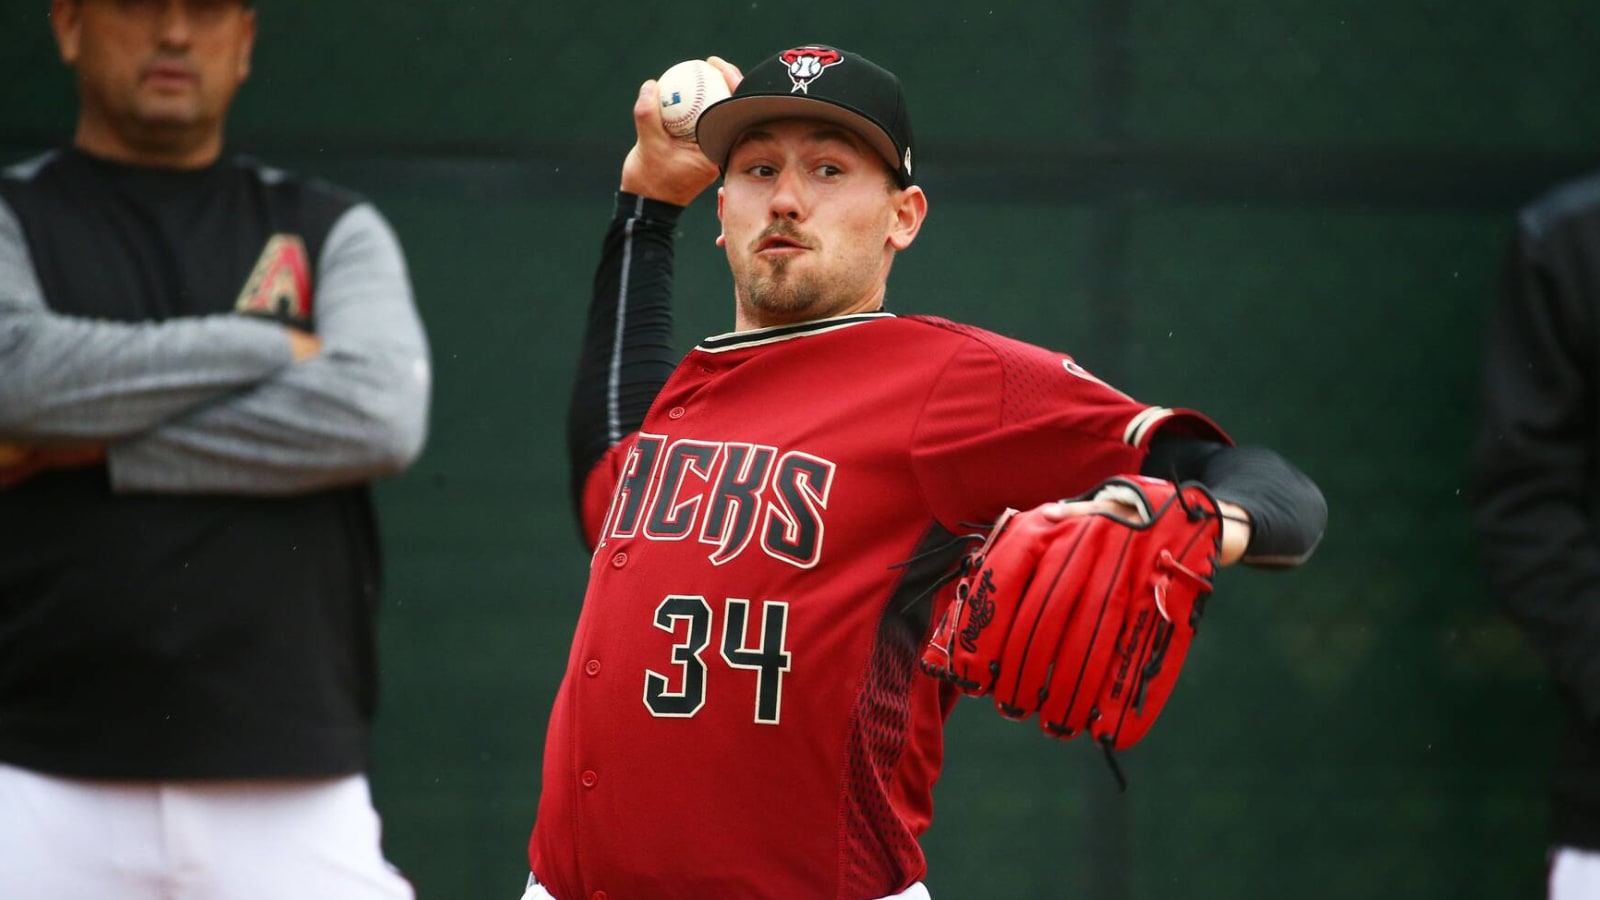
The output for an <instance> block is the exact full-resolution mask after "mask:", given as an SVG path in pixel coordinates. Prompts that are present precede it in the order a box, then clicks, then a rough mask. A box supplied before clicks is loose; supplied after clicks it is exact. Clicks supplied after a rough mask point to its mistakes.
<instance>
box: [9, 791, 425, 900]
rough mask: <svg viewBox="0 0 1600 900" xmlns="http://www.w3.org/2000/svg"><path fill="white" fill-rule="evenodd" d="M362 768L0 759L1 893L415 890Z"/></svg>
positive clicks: (141, 897)
mask: <svg viewBox="0 0 1600 900" xmlns="http://www.w3.org/2000/svg"><path fill="white" fill-rule="evenodd" d="M379 827H380V826H379V822H378V814H377V812H376V811H375V810H373V808H372V798H371V793H370V791H369V790H368V786H367V779H366V778H365V777H363V776H360V775H352V776H349V777H345V778H336V779H330V780H307V781H270V782H250V781H224V782H206V781H180V782H148V781H88V780H81V779H72V778H58V777H55V776H52V775H43V774H40V773H38V772H32V771H28V770H26V769H20V768H17V767H15V766H7V765H4V764H0V897H4V898H6V900H105V898H108V897H115V898H118V900H284V898H294V900H414V897H415V894H414V893H413V891H412V889H411V885H410V884H409V883H408V882H407V881H406V880H405V879H404V878H402V877H401V876H400V874H399V873H398V872H396V871H395V869H394V868H393V867H392V866H390V865H389V864H388V863H387V862H385V861H384V858H383V852H382V850H381V849H380V847H379Z"/></svg>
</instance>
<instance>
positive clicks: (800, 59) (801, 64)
mask: <svg viewBox="0 0 1600 900" xmlns="http://www.w3.org/2000/svg"><path fill="white" fill-rule="evenodd" d="M778 60H779V61H780V62H782V63H783V64H784V65H786V66H788V67H789V80H790V81H792V82H794V87H792V88H790V89H789V93H791V94H793V93H796V92H799V93H801V94H809V93H811V82H813V81H816V80H817V79H818V78H821V77H822V73H823V72H825V71H827V69H828V67H830V66H837V65H838V64H839V63H842V62H844V54H843V53H840V52H839V51H837V50H832V49H829V48H827V47H796V48H794V49H793V50H785V51H783V52H782V53H779V54H778Z"/></svg>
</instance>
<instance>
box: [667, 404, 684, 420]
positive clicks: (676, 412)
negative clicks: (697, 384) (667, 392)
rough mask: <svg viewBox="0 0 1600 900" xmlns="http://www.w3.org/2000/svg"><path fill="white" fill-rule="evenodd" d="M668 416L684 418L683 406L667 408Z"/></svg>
mask: <svg viewBox="0 0 1600 900" xmlns="http://www.w3.org/2000/svg"><path fill="white" fill-rule="evenodd" d="M667 418H669V419H681V418H683V407H681V406H674V407H673V408H671V409H669V410H667Z"/></svg>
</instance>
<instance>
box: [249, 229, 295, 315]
mask: <svg viewBox="0 0 1600 900" xmlns="http://www.w3.org/2000/svg"><path fill="white" fill-rule="evenodd" d="M233 309H234V312H239V313H245V314H247V315H255V316H266V317H268V318H271V319H277V320H279V321H281V322H287V323H294V324H301V325H307V324H310V322H311V263H310V259H309V258H308V257H307V256H306V245H305V242H304V241H302V240H300V236H299V235H297V234H275V235H273V236H272V237H271V238H269V239H268V240H267V246H266V248H265V249H263V250H262V251H261V258H260V259H258V260H256V267H255V270H254V271H252V272H251V273H250V280H249V281H246V282H245V284H244V290H242V291H240V292H239V300H238V302H236V303H235V304H234V305H233Z"/></svg>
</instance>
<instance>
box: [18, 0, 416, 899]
mask: <svg viewBox="0 0 1600 900" xmlns="http://www.w3.org/2000/svg"><path fill="white" fill-rule="evenodd" d="M50 14H51V21H52V25H53V26H54V30H55V35H56V39H57V42H58V44H59V47H60V51H61V56H62V58H63V59H64V60H65V61H66V62H67V64H69V65H70V66H71V67H72V68H73V69H74V71H75V73H76V79H77V85H78V95H79V116H78V124H77V130H76V133H75V135H74V137H73V140H72V143H71V145H70V146H68V147H64V148H61V149H59V150H57V151H54V152H52V153H49V154H46V155H45V156H43V157H41V158H38V159H34V160H31V161H28V162H24V163H22V164H20V165H17V166H14V167H13V168H11V169H8V170H6V172H5V173H4V176H3V177H0V373H3V375H0V896H3V897H6V898H14V900H79V898H83V900H87V898H103V897H116V898H131V900H156V898H178V897H182V898H206V900H257V898H259V900H266V898H287V897H293V898H296V900H310V898H320V900H352V898H371V900H379V898H383V900H390V898H393V900H401V898H410V897H411V896H412V891H411V888H410V886H409V885H408V884H407V883H406V881H405V879H403V878H401V877H400V876H399V875H398V874H397V873H396V872H394V870H393V869H392V868H391V867H389V866H388V865H387V864H386V863H385V861H384V859H383V856H382V852H381V850H380V847H379V833H378V818H377V815H376V813H375V812H374V811H373V809H372V805H371V800H370V796H369V792H368V788H367V782H366V778H365V775H364V771H365V767H366V765H367V756H368V741H369V735H370V730H371V723H372V715H373V711H374V703H375V691H376V684H375V676H376V663H375V660H374V644H375V618H376V615H377V611H378V605H379V580H380V579H379V576H380V558H379V552H378V530H377V527H376V524H375V522H374V520H373V510H372V506H371V502H370V498H369V496H368V490H367V484H368V482H370V481H371V480H373V479H375V478H378V477H381V476H386V475H391V474H394V473H397V472H399V471H401V470H402V469H404V468H405V467H406V466H407V465H409V464H410V462H411V461H412V460H413V459H414V458H415V457H416V455H417V454H418V452H419V451H420V449H421V446H422V442H423V439H424V433H425V428H426V420H427V407H428V394H429V367H428V352H427V346H426V342H425V339H424V335H423V331H422V328H421V324H420V322H419V321H418V317H417V314H416V311H415V309H414V307H413V303H412V298H411V288H410V283H409V279H408V276H407V274H406V269H405V261H404V258H403V257H402V255H401V251H400V247H399V244H398V242H397V241H396V239H395V237H394V234H393V233H392V232H391V231H390V229H389V227H388V226H387V224H386V223H385V222H384V221H383V219H382V218H381V217H380V216H379V215H378V213H377V211H376V210H374V209H373V207H372V206H371V205H369V204H367V203H365V202H363V201H361V200H360V199H359V198H356V197H353V196H351V195H348V194H346V193H344V192H342V191H339V190H336V189H334V188H332V187H329V186H327V185H323V184H319V183H316V182H311V181H306V180H303V179H300V178H297V177H294V176H292V175H288V174H285V173H282V172H278V171H274V170H271V169H266V168H263V167H261V166H259V165H256V164H253V163H250V162H247V161H243V160H238V159H232V158H228V157H226V156H224V155H223V154H222V143H223V126H224V118H225V116H226V113H227V109H228V106H229V104H230V102H231V101H232V99H233V96H234V92H235V90H236V89H237V88H238V87H239V85H240V84H241V83H242V82H243V81H244V79H245V76H246V74H247V73H248V71H249V66H250V52H251V47H252V43H253V40H254V36H255V11H254V10H253V9H252V8H251V7H250V5H249V4H248V3H247V2H241V0H54V2H52V3H51V6H50Z"/></svg>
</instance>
